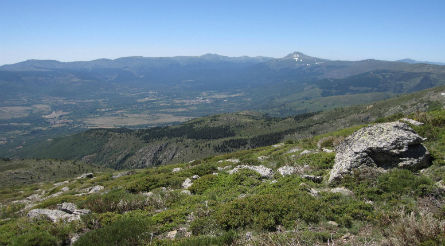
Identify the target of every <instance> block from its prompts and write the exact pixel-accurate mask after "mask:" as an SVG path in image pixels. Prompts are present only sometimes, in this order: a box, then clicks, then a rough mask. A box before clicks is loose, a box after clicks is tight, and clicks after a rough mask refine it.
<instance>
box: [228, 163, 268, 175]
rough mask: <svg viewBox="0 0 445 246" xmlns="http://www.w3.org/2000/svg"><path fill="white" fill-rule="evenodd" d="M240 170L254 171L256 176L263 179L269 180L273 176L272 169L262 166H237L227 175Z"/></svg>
mask: <svg viewBox="0 0 445 246" xmlns="http://www.w3.org/2000/svg"><path fill="white" fill-rule="evenodd" d="M241 169H249V170H252V171H255V172H257V173H258V174H260V175H261V177H263V178H271V177H272V176H273V171H272V169H270V168H267V167H265V166H263V165H259V166H248V165H239V166H237V167H235V168H234V169H232V170H230V171H229V174H234V173H237V172H238V171H239V170H241Z"/></svg>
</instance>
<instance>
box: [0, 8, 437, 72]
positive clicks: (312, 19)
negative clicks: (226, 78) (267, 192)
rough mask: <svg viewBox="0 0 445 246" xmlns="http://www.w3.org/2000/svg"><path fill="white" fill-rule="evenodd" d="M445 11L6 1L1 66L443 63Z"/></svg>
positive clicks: (0, 18) (0, 20)
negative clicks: (176, 60) (147, 59)
mask: <svg viewBox="0 0 445 246" xmlns="http://www.w3.org/2000/svg"><path fill="white" fill-rule="evenodd" d="M444 13H445V1H444V0H437V1H435V0H418V1H409V0H405V1H401V0H400V1H396V0H394V1H391V0H386V1H380V0H369V1H364V0H363V1H362V0H355V1H352V0H351V1H346V0H335V1H334V0H301V1H299V0H294V1H280V0H275V1H272V0H270V1H261V0H254V1H251V0H236V1H231V0H224V1H211V0H205V1H204V0H203V1H194V0H177V1H173V0H171V1H169V0H162V1H161V0H159V1H149V0H147V1H137V0H127V1H124V0H121V1H112V0H107V1H102V0H97V1H94V0H88V1H84V0H72V1H68V0H53V1H50V0H28V1H24V0H1V1H0V64H5V63H14V62H18V61H23V60H26V59H57V60H62V61H72V60H91V59H96V58H117V57H122V56H135V55H137V56H175V55H202V54H205V53H218V54H222V55H228V56H241V55H249V56H272V57H282V56H285V55H286V54H288V53H290V52H292V51H301V52H303V53H306V54H308V55H312V56H318V57H322V58H330V59H342V60H360V59H367V58H376V59H385V60H395V59H402V58H406V57H410V58H413V59H417V60H429V61H442V62H444V61H445V31H444V30H445V14H444Z"/></svg>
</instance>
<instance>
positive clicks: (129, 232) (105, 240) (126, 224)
mask: <svg viewBox="0 0 445 246" xmlns="http://www.w3.org/2000/svg"><path fill="white" fill-rule="evenodd" d="M151 231H152V223H151V221H150V220H148V219H146V218H143V217H142V218H141V217H122V218H120V219H118V220H117V221H115V222H113V223H111V224H109V225H106V226H104V227H102V228H99V229H97V230H94V231H90V232H87V233H85V234H84V235H82V236H81V237H80V238H79V240H77V241H76V242H75V243H74V245H75V246H82V245H85V246H89V245H95V246H101V245H103V246H109V245H119V246H125V245H140V244H144V243H143V242H144V241H148V240H149V239H150V237H151Z"/></svg>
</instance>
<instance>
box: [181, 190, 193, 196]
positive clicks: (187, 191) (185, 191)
mask: <svg viewBox="0 0 445 246" xmlns="http://www.w3.org/2000/svg"><path fill="white" fill-rule="evenodd" d="M181 194H185V195H191V194H192V193H191V192H190V191H189V190H182V191H181Z"/></svg>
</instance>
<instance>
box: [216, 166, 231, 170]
mask: <svg viewBox="0 0 445 246" xmlns="http://www.w3.org/2000/svg"><path fill="white" fill-rule="evenodd" d="M231 167H232V166H225V167H217V169H218V171H224V170H227V169H230V168H231Z"/></svg>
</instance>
